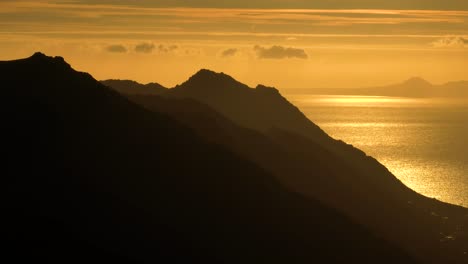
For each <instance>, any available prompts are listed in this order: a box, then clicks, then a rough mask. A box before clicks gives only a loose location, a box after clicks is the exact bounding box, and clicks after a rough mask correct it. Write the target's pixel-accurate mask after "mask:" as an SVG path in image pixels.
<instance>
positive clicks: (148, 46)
mask: <svg viewBox="0 0 468 264" xmlns="http://www.w3.org/2000/svg"><path fill="white" fill-rule="evenodd" d="M155 48H156V46H155V45H154V44H153V43H141V44H138V45H136V47H135V51H136V52H138V53H151V52H153V50H154V49H155Z"/></svg>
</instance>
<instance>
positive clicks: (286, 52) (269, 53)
mask: <svg viewBox="0 0 468 264" xmlns="http://www.w3.org/2000/svg"><path fill="white" fill-rule="evenodd" d="M254 50H255V52H256V53H257V56H258V58H260V59H285V58H297V59H308V58H309V56H308V55H307V53H306V52H305V51H304V50H303V49H297V48H285V47H282V46H272V47H270V48H264V47H261V46H258V45H257V46H255V47H254Z"/></svg>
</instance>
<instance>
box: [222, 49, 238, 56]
mask: <svg viewBox="0 0 468 264" xmlns="http://www.w3.org/2000/svg"><path fill="white" fill-rule="evenodd" d="M238 51H239V50H238V49H227V50H224V51H223V52H221V57H232V56H234V55H236V53H237V52H238Z"/></svg>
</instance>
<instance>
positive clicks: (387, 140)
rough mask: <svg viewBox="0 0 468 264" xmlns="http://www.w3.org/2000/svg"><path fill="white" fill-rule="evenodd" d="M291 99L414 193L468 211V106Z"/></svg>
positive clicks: (367, 99) (332, 98)
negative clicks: (371, 157) (458, 206)
mask: <svg viewBox="0 0 468 264" xmlns="http://www.w3.org/2000/svg"><path fill="white" fill-rule="evenodd" d="M286 97H287V98H288V99H289V100H290V101H291V102H292V103H293V104H294V105H296V106H297V107H299V108H300V109H301V111H302V112H303V113H304V114H306V115H307V117H309V119H311V120H312V121H313V122H315V123H316V124H318V125H319V126H320V127H321V128H322V129H324V130H325V131H326V132H327V133H328V134H329V135H331V136H332V137H334V138H336V139H341V140H343V141H345V142H347V143H349V144H352V145H354V146H356V147H358V148H360V149H361V150H363V151H365V152H366V153H367V154H368V155H370V156H373V157H375V158H376V159H377V160H379V161H380V162H381V163H382V164H384V165H385V166H386V167H387V168H388V169H389V170H390V171H392V172H393V174H395V176H397V177H398V178H399V179H400V180H401V181H402V182H403V183H405V184H406V185H407V186H409V187H410V188H412V189H413V190H416V191H417V192H419V193H422V194H424V195H426V196H429V197H434V198H437V199H439V200H442V201H446V202H450V203H453V204H458V205H463V206H465V207H468V102H466V101H465V102H462V101H454V100H451V101H449V100H443V99H408V98H396V97H379V96H317V95H299V94H295V95H286Z"/></svg>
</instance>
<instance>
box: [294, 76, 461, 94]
mask: <svg viewBox="0 0 468 264" xmlns="http://www.w3.org/2000/svg"><path fill="white" fill-rule="evenodd" d="M293 92H294V93H306V94H317V95H318V94H327V95H368V96H396V97H414V98H436V97H442V98H460V97H462V98H468V81H454V82H448V83H444V84H440V85H434V84H431V83H430V82H428V81H426V80H424V79H423V78H420V77H413V78H410V79H408V80H406V81H404V82H402V83H397V84H392V85H388V86H379V87H368V88H328V89H326V88H322V89H294V90H293Z"/></svg>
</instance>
